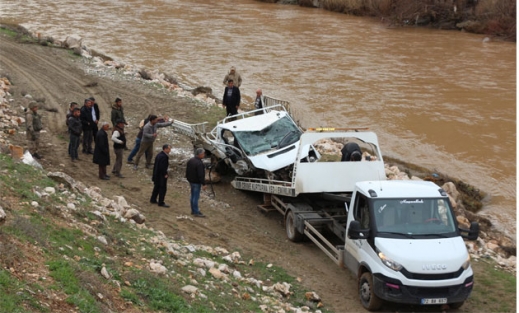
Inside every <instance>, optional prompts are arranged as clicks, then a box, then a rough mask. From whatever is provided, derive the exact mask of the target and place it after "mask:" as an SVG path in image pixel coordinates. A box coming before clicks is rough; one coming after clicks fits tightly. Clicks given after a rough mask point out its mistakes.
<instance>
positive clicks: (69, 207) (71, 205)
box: [67, 202, 76, 210]
mask: <svg viewBox="0 0 519 313" xmlns="http://www.w3.org/2000/svg"><path fill="white" fill-rule="evenodd" d="M67 208H68V209H69V210H76V205H75V204H74V203H70V202H69V203H67Z"/></svg>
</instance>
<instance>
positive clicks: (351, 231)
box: [348, 221, 369, 239]
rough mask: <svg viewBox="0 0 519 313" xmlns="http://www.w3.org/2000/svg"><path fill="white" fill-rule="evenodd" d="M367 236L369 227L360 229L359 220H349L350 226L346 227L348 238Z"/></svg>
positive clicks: (364, 237) (363, 237)
mask: <svg viewBox="0 0 519 313" xmlns="http://www.w3.org/2000/svg"><path fill="white" fill-rule="evenodd" d="M368 237H369V228H368V229H362V228H360V222H359V221H351V222H350V226H349V227H348V238H350V239H368Z"/></svg>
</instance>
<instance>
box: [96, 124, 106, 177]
mask: <svg viewBox="0 0 519 313" xmlns="http://www.w3.org/2000/svg"><path fill="white" fill-rule="evenodd" d="M109 128H110V124H108V122H102V123H101V129H100V130H99V131H98V132H97V135H96V147H95V149H94V158H93V160H92V161H93V162H94V164H97V165H98V166H99V179H103V180H109V179H110V176H108V175H106V167H107V166H108V165H110V147H109V145H108V134H107V131H108V129H109Z"/></svg>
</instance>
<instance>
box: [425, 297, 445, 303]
mask: <svg viewBox="0 0 519 313" xmlns="http://www.w3.org/2000/svg"><path fill="white" fill-rule="evenodd" d="M445 303H447V298H432V299H422V304H445Z"/></svg>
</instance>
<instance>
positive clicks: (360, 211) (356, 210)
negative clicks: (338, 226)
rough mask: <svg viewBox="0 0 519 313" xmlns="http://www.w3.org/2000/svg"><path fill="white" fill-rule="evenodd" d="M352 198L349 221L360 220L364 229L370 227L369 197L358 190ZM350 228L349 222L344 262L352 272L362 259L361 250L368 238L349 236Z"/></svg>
mask: <svg viewBox="0 0 519 313" xmlns="http://www.w3.org/2000/svg"><path fill="white" fill-rule="evenodd" d="M352 200H353V201H352V202H351V203H352V205H353V207H351V208H349V214H348V221H350V222H351V221H358V222H359V223H360V225H361V228H362V229H369V227H370V226H369V225H370V214H369V204H368V198H367V197H366V196H364V195H363V194H361V193H359V192H356V193H354V198H353V199H352ZM348 228H349V224H348V225H347V226H346V238H345V242H344V246H345V255H344V263H345V265H346V266H347V267H348V268H349V269H350V270H351V271H352V272H354V273H356V272H357V269H358V267H359V264H360V261H361V256H360V251H361V250H362V249H363V246H365V245H367V244H368V243H367V238H366V239H350V238H348Z"/></svg>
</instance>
